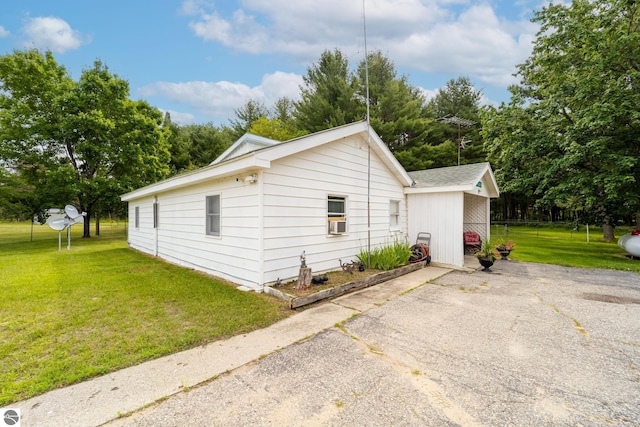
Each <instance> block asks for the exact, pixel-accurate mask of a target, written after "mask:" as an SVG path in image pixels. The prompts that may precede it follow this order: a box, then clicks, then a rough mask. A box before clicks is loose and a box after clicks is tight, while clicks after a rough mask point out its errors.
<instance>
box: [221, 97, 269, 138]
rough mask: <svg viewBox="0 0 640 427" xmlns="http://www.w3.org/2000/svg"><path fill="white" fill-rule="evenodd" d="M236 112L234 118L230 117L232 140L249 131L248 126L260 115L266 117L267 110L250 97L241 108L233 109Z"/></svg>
mask: <svg viewBox="0 0 640 427" xmlns="http://www.w3.org/2000/svg"><path fill="white" fill-rule="evenodd" d="M233 111H234V112H235V114H236V118H235V119H231V120H230V121H229V122H230V123H231V130H232V131H233V140H234V141H235V140H237V139H238V138H240V137H241V136H242V135H244V134H245V133H247V132H248V131H249V128H250V127H251V125H252V124H253V122H255V121H256V120H258V119H259V118H260V117H267V116H268V115H269V110H268V109H267V107H265V105H264V104H263V103H261V102H258V101H256V100H254V99H250V100H249V101H247V102H246V104H244V105H243V106H242V107H241V108H237V109H235V110H233Z"/></svg>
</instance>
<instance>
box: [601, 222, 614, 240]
mask: <svg viewBox="0 0 640 427" xmlns="http://www.w3.org/2000/svg"><path fill="white" fill-rule="evenodd" d="M602 233H603V238H604V240H605V241H607V242H613V241H614V240H616V236H615V235H614V229H613V225H611V224H608V223H605V224H602Z"/></svg>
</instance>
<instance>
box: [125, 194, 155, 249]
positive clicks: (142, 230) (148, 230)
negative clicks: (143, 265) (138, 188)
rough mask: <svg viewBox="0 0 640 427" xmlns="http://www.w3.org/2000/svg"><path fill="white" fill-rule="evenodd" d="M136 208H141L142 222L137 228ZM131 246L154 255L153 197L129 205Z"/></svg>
mask: <svg viewBox="0 0 640 427" xmlns="http://www.w3.org/2000/svg"><path fill="white" fill-rule="evenodd" d="M136 208H139V214H140V221H139V227H136V226H135V224H136V221H135V215H136ZM128 242H129V246H131V247H132V248H134V249H137V250H139V251H142V252H146V253H149V254H152V255H153V254H154V252H155V229H154V228H153V197H146V198H144V199H139V200H136V201H135V202H132V203H129V236H128Z"/></svg>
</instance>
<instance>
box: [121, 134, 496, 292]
mask: <svg viewBox="0 0 640 427" xmlns="http://www.w3.org/2000/svg"><path fill="white" fill-rule="evenodd" d="M483 165H485V166H486V167H488V165H487V164H483ZM489 173H490V168H489ZM483 180H485V181H486V183H485V181H483V183H484V184H483V186H484V187H483V191H481V193H480V194H477V196H479V197H481V198H482V199H483V203H484V206H486V211H485V212H486V215H487V216H486V217H485V218H484V219H485V221H486V223H487V224H488V197H494V195H495V194H496V192H497V189H496V190H495V191H493V190H492V191H486V190H488V189H489V188H490V186H493V187H491V188H496V186H495V181H494V180H493V174H492V173H490V174H489V175H488V176H483ZM424 185H426V184H424V183H422V182H421V180H418V184H417V186H416V182H414V179H413V178H412V177H411V175H410V174H409V173H407V172H406V171H405V170H404V168H403V167H402V166H401V165H400V163H399V162H398V161H397V160H396V159H395V157H394V156H393V154H392V153H391V152H390V151H389V149H388V148H387V146H386V145H385V144H384V143H383V142H382V140H381V139H380V137H379V136H378V135H377V134H376V133H375V131H374V130H373V129H371V128H370V127H369V126H368V125H367V123H366V122H357V123H352V124H349V125H344V126H340V127H336V128H332V129H329V130H326V131H322V132H318V133H315V134H312V135H307V136H304V137H301V138H297V139H294V140H291V141H286V142H278V141H273V140H270V139H267V138H262V137H258V136H255V135H250V134H247V135H245V136H243V137H242V138H240V139H239V140H238V141H237V142H236V143H235V144H233V145H232V146H231V147H230V148H229V149H228V150H227V151H225V152H224V153H223V154H222V155H220V157H218V158H217V159H215V160H214V161H213V162H212V163H211V164H210V165H209V166H207V167H204V168H201V169H198V170H196V171H193V172H189V173H185V174H181V175H178V176H175V177H172V178H169V179H167V180H165V181H161V182H158V183H155V184H152V185H149V186H146V187H143V188H140V189H137V190H135V191H132V192H130V193H127V194H124V195H122V196H121V198H122V200H123V201H126V202H128V203H129V223H130V226H129V235H128V242H129V245H130V247H131V248H134V249H137V250H140V251H142V252H146V253H149V254H152V255H155V256H158V257H161V258H163V259H166V260H168V261H170V262H172V263H175V264H178V265H182V266H186V267H189V268H193V269H196V270H200V271H203V272H206V273H210V274H212V275H215V276H218V277H221V278H224V279H227V280H230V281H232V282H234V283H237V284H240V285H244V286H246V287H249V288H251V289H254V290H256V291H260V290H262V288H263V286H264V285H268V284H271V283H274V282H275V281H276V280H277V279H278V278H280V279H282V280H286V279H290V278H294V277H297V275H298V269H299V266H300V255H301V254H302V252H303V251H304V252H305V256H306V261H307V263H308V264H309V266H310V267H311V268H312V269H313V271H314V273H317V272H322V271H330V270H335V269H337V268H340V266H339V264H338V260H339V259H342V260H343V262H344V261H351V260H354V259H356V255H357V254H359V253H360V251H361V250H363V249H365V250H366V249H367V247H368V245H370V246H371V247H372V248H373V247H375V246H377V245H385V244H388V243H390V242H392V241H393V240H394V239H396V238H399V239H405V238H408V239H409V241H411V240H415V235H416V231H415V230H418V229H419V228H421V227H431V228H430V229H426V228H425V229H420V230H419V231H429V232H432V233H434V239H433V242H434V243H436V244H440V242H439V240H440V239H443V240H444V239H449V238H451V239H453V240H455V238H454V237H449V236H447V235H445V234H440V233H439V232H438V233H436V230H439V229H440V228H439V227H440V224H438V223H433V222H424V223H423V222H420V221H418V222H416V221H414V220H412V219H411V218H408V216H407V213H408V212H411V213H413V214H415V212H418V211H419V209H413V210H411V209H410V205H408V203H410V204H411V203H414V202H413V200H416V201H417V200H419V199H420V200H422V199H424V200H427V199H428V198H429V197H431V196H433V194H432V193H434V192H430V191H429V189H428V188H427V187H426V186H424ZM451 187H452V189H451V191H450V192H447V193H446V194H450V195H451V196H452V198H455V199H456V200H457V199H460V200H463V201H464V200H465V199H464V198H465V197H466V196H464V195H463V193H464V194H467V192H468V189H467V188H466V187H465V188H464V189H463V188H458V187H456V186H454V185H451ZM454 187H455V188H454ZM474 195H475V194H474ZM484 199H486V202H485V200H484ZM420 203H423V202H422V201H421V202H420ZM424 203H427V204H428V202H424ZM469 206H471V204H466V203H456V202H453V203H451V204H449V205H445V206H444V208H446V209H455V210H456V211H455V212H453V211H452V212H450V213H449V216H460V217H461V218H462V217H464V213H463V211H464V209H465V208H469ZM416 207H417V202H416ZM420 215H421V214H420ZM440 215H441V216H442V217H446V215H445V214H444V213H440ZM440 219H442V218H440ZM446 229H447V232H458V229H459V231H460V233H459V234H460V236H459V241H458V243H459V247H457V248H454V245H455V243H454V242H452V243H451V248H450V249H451V250H457V251H459V252H460V257H462V243H461V242H462V240H461V239H462V236H461V233H462V229H463V225H462V222H461V224H460V227H457V226H456V227H449V226H448V225H447V228H446ZM486 229H487V233H488V225H487V226H486ZM412 236H413V237H412ZM447 247H448V246H446V245H443V248H447ZM460 257H458V258H460ZM432 258H433V261H436V262H437V261H441V262H445V260H449V259H451V260H454V261H459V259H458V258H456V257H454V256H451V257H450V256H448V255H447V256H444V253H443V254H442V256H441V257H440V256H439V255H438V252H437V251H436V250H435V248H434V250H432ZM440 258H442V260H441V259H440ZM457 265H462V261H460V262H459V263H458V264H457Z"/></svg>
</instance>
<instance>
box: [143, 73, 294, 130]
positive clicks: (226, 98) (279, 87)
mask: <svg viewBox="0 0 640 427" xmlns="http://www.w3.org/2000/svg"><path fill="white" fill-rule="evenodd" d="M301 84H302V77H301V76H299V75H297V74H293V73H283V72H276V73H273V74H267V75H265V76H264V77H263V79H262V82H261V84H260V85H258V86H255V87H249V86H247V85H245V84H242V83H231V82H227V81H220V82H203V81H193V82H183V83H170V82H156V83H152V84H150V85H147V86H144V87H142V88H140V89H139V90H138V91H137V93H138V94H139V95H140V96H143V97H153V96H160V97H163V98H166V99H168V100H169V101H172V102H176V103H181V104H186V105H188V106H189V108H191V109H193V110H194V111H195V112H197V113H198V114H201V115H203V116H206V117H207V118H209V119H210V120H212V121H214V122H219V121H226V120H227V119H231V118H233V117H235V113H234V110H235V109H238V108H240V107H242V106H243V105H244V104H245V103H246V102H247V101H249V100H251V99H253V100H256V101H258V102H262V103H264V104H265V105H266V106H267V107H271V106H272V105H273V104H274V102H275V101H276V100H278V99H279V98H281V97H288V98H291V99H297V98H298V97H299V86H300V85H301ZM171 117H172V119H173V113H172V115H171ZM176 121H177V120H176Z"/></svg>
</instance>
